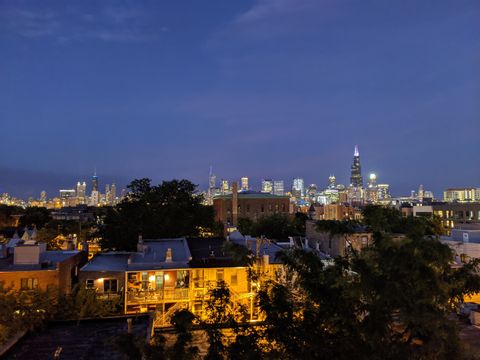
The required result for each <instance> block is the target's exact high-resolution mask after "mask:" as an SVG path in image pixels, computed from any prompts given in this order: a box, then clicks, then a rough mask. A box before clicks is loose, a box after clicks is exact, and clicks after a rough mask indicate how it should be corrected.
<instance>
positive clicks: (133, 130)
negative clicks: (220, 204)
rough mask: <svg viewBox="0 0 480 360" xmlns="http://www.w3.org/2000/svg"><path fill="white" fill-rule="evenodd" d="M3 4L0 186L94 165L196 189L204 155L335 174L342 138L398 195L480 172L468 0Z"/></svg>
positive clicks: (477, 179) (57, 182)
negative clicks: (181, 181) (474, 159)
mask: <svg viewBox="0 0 480 360" xmlns="http://www.w3.org/2000/svg"><path fill="white" fill-rule="evenodd" d="M0 10H1V11H0V20H4V21H0V53H2V57H0V77H1V78H2V81H0V122H1V128H2V133H3V134H7V136H4V137H3V138H2V141H1V142H0V153H1V154H2V155H3V156H2V157H1V158H0V192H10V193H12V194H16V195H18V196H22V197H23V196H27V197H28V196H37V194H38V193H39V192H40V191H41V190H44V188H46V189H45V190H47V191H48V192H52V191H53V190H54V189H56V188H60V187H64V186H67V185H68V184H69V183H71V182H73V181H77V180H78V179H79V178H81V177H82V176H86V175H87V174H88V175H89V174H91V172H92V170H93V168H94V167H96V168H97V169H99V170H100V169H101V173H99V174H100V176H103V177H104V178H108V177H110V178H111V179H109V180H106V181H107V182H112V181H116V182H117V184H119V185H121V186H124V185H125V184H127V183H128V182H129V181H130V180H132V179H134V178H140V177H149V178H152V179H153V180H154V182H159V181H160V180H162V179H163V180H167V179H172V178H187V179H191V180H192V181H193V182H195V183H197V184H199V185H200V187H201V188H205V187H206V185H207V184H206V182H207V178H208V168H209V166H210V165H213V167H214V169H216V170H215V172H216V173H217V175H218V176H219V177H225V178H229V179H240V177H241V176H244V175H245V174H247V175H248V176H249V177H250V179H251V180H252V181H253V182H254V183H256V184H259V183H260V181H261V179H262V178H274V179H284V181H285V182H286V184H287V183H288V182H289V181H290V179H291V178H294V177H296V176H301V177H303V178H304V179H305V182H306V183H311V182H315V183H317V184H318V185H320V184H321V181H325V182H326V181H327V180H324V179H327V178H328V176H329V175H330V174H335V175H336V176H337V178H338V181H339V182H342V183H345V184H347V183H348V176H349V166H350V161H351V152H352V146H353V145H354V144H359V146H360V152H361V154H362V169H363V171H364V173H365V174H366V173H368V172H370V171H372V172H375V173H377V175H378V178H379V179H381V181H382V182H386V183H389V184H390V185H391V189H392V192H393V193H394V194H405V193H408V192H409V191H410V190H413V189H417V187H418V185H419V184H424V185H425V186H426V187H428V188H429V189H432V190H433V191H434V192H435V193H439V192H441V191H442V190H443V189H445V188H447V187H451V186H477V185H478V184H479V183H480V168H478V167H475V166H472V165H471V161H470V159H469V155H468V154H475V152H476V150H477V146H478V139H477V134H478V133H479V131H480V123H479V121H478V119H479V118H480V109H479V108H478V105H477V99H478V97H479V94H480V89H479V84H480V81H479V73H478V71H477V68H478V54H479V51H480V48H479V47H480V45H479V44H478V41H476V39H477V38H478V35H479V34H480V24H479V23H478V18H479V15H480V5H479V4H478V2H476V1H465V2H461V3H459V2H457V1H435V2H432V1H425V2H421V3H418V2H410V3H405V2H404V1H393V2H388V3H386V2H385V3H382V2H380V3H378V2H373V1H366V2H355V1H345V2H329V1H310V0H300V1H291V0H280V1H275V0H255V1H244V2H224V1H212V2H208V4H204V3H202V4H200V3H198V2H187V3H183V4H176V3H162V2H156V3H151V2H144V1H137V2H110V1H107V2H88V1H87V2H82V3H78V4H74V5H72V4H67V3H65V2H61V1H54V0H50V1H46V2H41V3H39V2H30V1H22V2H17V1H4V2H2V4H1V5H0ZM285 24H288V26H286V25H285ZM31 59H35V61H31ZM126 144H127V146H126ZM459 154H464V155H465V156H458V155H459ZM34 181H36V183H34ZM43 184H45V185H43Z"/></svg>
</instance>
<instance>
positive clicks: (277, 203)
mask: <svg viewBox="0 0 480 360" xmlns="http://www.w3.org/2000/svg"><path fill="white" fill-rule="evenodd" d="M213 207H214V210H215V220H216V221H221V222H223V223H224V224H227V223H229V224H232V223H233V214H232V198H231V197H221V198H216V199H214V200H213ZM278 213H279V214H285V215H287V214H289V213H290V200H289V198H288V197H286V196H284V197H278V198H276V197H273V196H272V197H268V198H247V197H242V195H241V194H239V196H238V218H249V219H252V220H257V219H259V218H261V217H263V216H269V215H273V214H278Z"/></svg>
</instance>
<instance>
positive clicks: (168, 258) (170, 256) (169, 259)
mask: <svg viewBox="0 0 480 360" xmlns="http://www.w3.org/2000/svg"><path fill="white" fill-rule="evenodd" d="M172 261H173V253H172V249H171V248H168V249H167V252H166V253H165V262H172Z"/></svg>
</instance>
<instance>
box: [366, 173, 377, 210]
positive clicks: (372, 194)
mask: <svg viewBox="0 0 480 360" xmlns="http://www.w3.org/2000/svg"><path fill="white" fill-rule="evenodd" d="M365 194H366V200H367V201H368V202H369V203H372V204H375V203H376V202H377V201H378V188H377V175H375V174H374V173H371V174H370V176H369V178H368V187H367V189H366V191H365Z"/></svg>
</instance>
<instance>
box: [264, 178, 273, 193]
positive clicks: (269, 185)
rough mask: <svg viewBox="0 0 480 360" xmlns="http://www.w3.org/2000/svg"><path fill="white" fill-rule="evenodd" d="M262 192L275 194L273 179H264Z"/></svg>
mask: <svg viewBox="0 0 480 360" xmlns="http://www.w3.org/2000/svg"><path fill="white" fill-rule="evenodd" d="M262 192H263V193H267V194H273V180H272V179H262Z"/></svg>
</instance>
